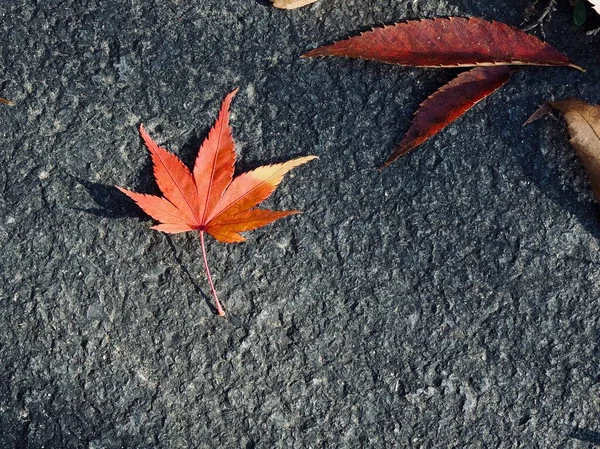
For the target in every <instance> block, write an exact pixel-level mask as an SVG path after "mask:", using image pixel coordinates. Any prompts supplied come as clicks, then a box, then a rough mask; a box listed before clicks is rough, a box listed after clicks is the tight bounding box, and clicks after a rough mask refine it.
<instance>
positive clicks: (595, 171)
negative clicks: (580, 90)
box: [525, 98, 600, 201]
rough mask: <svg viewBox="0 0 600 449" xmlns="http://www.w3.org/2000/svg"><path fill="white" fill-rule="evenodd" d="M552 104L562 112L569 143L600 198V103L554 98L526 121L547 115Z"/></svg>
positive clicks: (599, 199) (599, 198)
mask: <svg viewBox="0 0 600 449" xmlns="http://www.w3.org/2000/svg"><path fill="white" fill-rule="evenodd" d="M547 105H548V106H547ZM549 106H550V107H551V108H554V109H557V110H559V111H560V112H562V114H563V116H564V119H565V122H567V128H568V130H569V137H570V139H569V143H570V144H571V146H572V147H573V149H574V150H575V152H576V153H577V155H578V156H579V159H581V162H582V164H583V166H584V167H585V169H586V170H587V172H588V176H589V177H590V181H591V183H592V189H593V190H594V195H596V199H597V200H598V201H600V105H593V104H588V103H585V102H583V101H581V100H578V99H576V98H570V99H568V100H563V101H552V102H549V103H546V105H542V106H541V107H540V108H539V109H538V110H537V111H536V112H534V113H533V114H532V116H531V117H529V119H527V121H526V122H525V123H526V124H527V123H531V122H533V121H535V120H537V119H539V118H541V117H543V116H544V115H546V114H547V113H548V112H549V110H550V107H549Z"/></svg>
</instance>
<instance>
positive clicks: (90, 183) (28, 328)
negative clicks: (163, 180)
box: [0, 0, 600, 449]
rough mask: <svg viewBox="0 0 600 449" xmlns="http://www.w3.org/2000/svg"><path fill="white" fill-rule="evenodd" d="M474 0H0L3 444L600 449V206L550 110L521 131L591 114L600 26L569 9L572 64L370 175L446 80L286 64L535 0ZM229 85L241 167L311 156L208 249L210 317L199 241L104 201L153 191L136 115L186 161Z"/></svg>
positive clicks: (557, 39)
mask: <svg viewBox="0 0 600 449" xmlns="http://www.w3.org/2000/svg"><path fill="white" fill-rule="evenodd" d="M405 3H406V4H405ZM488 3H490V4H488ZM492 3H495V2H479V1H473V0H457V1H437V0H434V1H424V0H423V1H421V0H416V1H414V2H402V1H392V0H378V1H373V0H322V2H319V3H317V4H315V5H313V6H311V7H308V8H305V9H302V10H297V11H288V12H286V11H279V10H274V9H272V8H269V7H266V6H263V5H260V4H258V3H256V2H254V1H251V0H230V1H223V0H201V1H200V0H196V1H167V0H164V1H157V0H153V1H142V0H131V1H127V2H117V1H99V0H97V1H93V0H92V1H89V2H69V1H66V2H65V1H57V0H47V1H44V2H25V1H22V0H17V1H12V2H2V4H1V5H0V18H1V20H0V42H2V44H1V46H0V48H1V53H0V68H1V69H2V72H1V73H2V78H1V79H0V86H1V88H2V89H1V91H0V96H1V97H7V98H10V99H12V100H14V101H15V102H16V106H15V107H13V108H9V107H6V106H3V105H0V107H1V110H0V192H1V196H0V247H1V248H2V251H1V253H0V264H1V270H0V271H1V274H0V448H2V449H5V448H17V449H24V448H31V449H41V448H64V449H67V448H89V449H100V448H215V447H219V448H237V447H241V448H247V449H250V448H276V447H281V448H334V447H340V448H341V447H348V448H355V447H356V448H358V447H363V448H396V447H397V448H404V447H407V448H408V447H414V448H462V447H474V448H479V447H480V448H555V447H556V448H591V447H595V444H597V443H598V442H600V437H599V435H598V434H597V433H594V432H600V366H599V362H600V360H599V357H600V352H599V347H598V342H599V340H600V335H599V330H598V329H599V324H600V323H599V319H600V306H599V303H598V297H599V294H600V266H599V265H600V252H599V244H598V236H600V220H599V219H598V209H597V207H596V206H595V205H594V203H593V198H592V194H591V191H590V189H589V184H588V181H587V180H586V178H585V175H584V173H583V170H582V168H581V167H580V165H579V163H578V161H577V160H576V158H575V156H574V155H573V153H572V151H571V150H570V149H569V147H568V144H567V138H566V134H565V128H564V126H563V124H562V122H561V121H558V120H553V119H552V118H546V119H544V120H542V121H540V122H538V123H536V124H534V125H532V126H530V127H528V128H525V129H522V128H521V124H522V123H523V121H524V120H525V119H526V118H527V116H528V115H529V114H530V113H531V112H532V111H533V110H535V108H536V105H538V104H540V103H541V102H543V101H544V100H546V99H561V98H565V97H569V96H572V95H577V96H579V97H581V98H582V99H584V100H587V101H590V102H596V103H597V102H600V83H599V82H598V80H599V75H598V74H599V70H600V62H599V58H598V48H599V47H598V44H599V43H600V37H588V36H585V34H584V33H582V32H581V31H580V30H578V29H576V28H574V27H573V26H572V25H571V23H572V21H571V17H570V14H571V12H570V11H569V9H568V8H567V6H566V5H561V6H560V8H559V10H558V11H557V12H556V13H555V14H554V17H553V19H552V21H551V22H550V23H549V24H548V25H546V26H545V28H544V31H545V36H546V39H547V40H548V41H549V42H550V43H552V44H554V45H555V46H556V47H558V48H559V49H560V50H563V51H565V52H566V53H567V54H568V55H569V56H570V57H571V59H573V60H574V61H575V62H576V63H578V64H581V65H582V66H584V67H586V68H587V69H588V73H587V74H583V73H579V72H577V71H575V70H572V69H564V68H563V69H561V68H555V69H553V68H539V69H537V68H533V69H527V70H525V71H523V72H521V73H518V74H516V75H515V76H514V77H513V80H512V81H511V83H510V84H509V85H507V86H506V87H505V88H503V89H502V90H501V91H500V92H498V93H496V94H495V95H494V96H492V97H490V98H489V99H488V100H486V101H484V102H483V103H482V104H480V105H478V106H477V107H476V108H475V109H474V110H472V111H470V112H469V114H467V115H466V116H465V117H463V118H462V119H460V120H459V121H458V122H457V123H455V124H454V125H452V126H451V127H450V128H448V129H447V130H446V131H444V132H443V133H442V134H441V135H439V136H438V137H436V138H435V139H434V140H433V141H431V142H430V143H428V144H426V145H425V146H424V147H423V148H422V149H420V150H419V151H417V152H415V153H414V154H413V155H411V156H409V157H407V158H405V159H402V160H400V161H398V162H397V163H396V164H394V165H393V166H392V167H391V168H390V169H388V170H386V171H384V172H383V173H378V172H377V171H376V170H375V169H374V167H376V166H377V165H378V164H380V163H381V162H383V160H385V158H386V157H387V155H388V154H389V153H390V152H391V150H392V149H393V147H394V144H395V143H397V142H398V141H399V140H400V138H401V137H402V134H403V132H404V131H405V130H406V129H407V126H408V121H409V119H410V116H411V114H412V113H413V111H414V110H415V108H416V107H417V105H418V104H419V103H420V102H421V101H423V99H425V98H426V97H427V96H428V95H429V94H431V93H432V92H433V91H434V90H435V89H436V88H437V87H439V86H440V85H442V84H443V83H444V82H445V81H447V80H449V79H450V78H451V77H452V75H453V71H448V70H440V71H435V70H425V69H405V68H399V67H393V66H386V65H382V64H377V63H372V62H364V61H348V60H342V59H333V58H331V59H327V60H318V61H309V60H300V59H299V58H298V55H299V54H300V53H302V52H303V51H306V50H308V49H311V48H314V47H315V46H317V45H320V44H323V43H327V42H330V41H331V40H333V39H338V38H342V37H345V36H347V35H350V34H353V33H355V32H356V31H359V30H364V29H366V28H367V27H368V26H372V25H378V24H383V23H393V22H395V21H399V20H402V19H405V18H416V17H431V16H436V15H441V16H448V15H463V16H465V15H474V16H481V17H485V18H488V19H496V20H500V21H504V22H507V23H509V24H513V25H516V26H518V25H519V24H520V22H521V20H522V13H523V11H524V10H525V9H526V7H527V1H525V0H512V1H508V2H498V5H494V4H492ZM500 3H501V4H500ZM83 4H85V5H86V6H81V5H83ZM536 32H537V33H539V30H536ZM237 86H239V87H240V93H239V95H238V97H237V98H236V100H235V102H234V104H233V117H232V122H233V127H234V134H235V138H236V142H237V150H238V153H239V154H240V157H239V164H238V167H239V169H240V170H246V169H248V168H250V167H254V166H256V165H257V164H259V163H266V162H273V161H281V160H285V159H288V158H290V157H291V156H298V155H305V154H316V155H318V156H319V157H320V160H319V161H316V162H312V163H310V164H309V165H307V166H305V167H302V168H300V169H298V170H296V171H295V173H294V174H293V175H292V176H291V177H290V178H288V179H287V180H286V181H285V182H284V184H283V185H282V188H281V189H280V191H279V192H278V193H277V194H276V195H275V196H274V197H273V198H272V199H270V200H269V202H268V205H269V206H270V207H273V208H299V209H302V210H304V214H303V215H301V216H295V217H292V218H289V219H286V220H284V221H281V222H278V223H276V224H275V225H272V226H270V227H269V228H264V229H263V230H259V231H256V232H253V233H252V234H249V241H248V243H246V244H241V245H222V244H218V243H216V242H214V241H211V242H210V245H209V259H210V263H211V265H212V268H213V271H214V276H215V281H216V284H217V289H218V290H219V292H220V295H221V298H222V300H223V302H224V303H225V307H226V309H227V311H228V317H227V319H220V318H218V317H216V316H215V315H213V313H212V311H211V308H210V307H209V305H208V304H207V302H206V301H205V299H203V294H204V293H208V292H209V291H208V288H207V283H206V280H205V278H204V275H203V270H202V262H201V253H200V248H199V246H198V243H197V239H196V238H194V236H193V235H183V236H175V237H167V236H165V235H163V234H160V233H157V232H154V231H150V230H149V229H148V228H149V225H150V224H151V222H150V221H149V220H148V219H147V218H146V217H144V216H143V215H142V214H140V213H139V212H138V210H137V208H136V207H135V206H134V205H133V204H132V203H130V202H129V201H127V200H126V199H125V198H124V197H123V196H122V195H119V194H117V192H116V191H115V190H114V189H112V188H111V187H110V186H111V185H114V184H119V185H123V186H127V187H129V188H132V189H136V190H139V191H156V187H155V186H154V183H153V181H152V178H151V173H150V166H149V161H148V157H147V154H146V152H145V150H144V148H143V146H142V144H141V141H140V139H139V137H138V133H137V129H136V128H137V126H138V125H139V123H141V122H143V123H145V124H146V125H147V127H148V129H149V130H150V132H151V134H152V135H153V136H154V137H156V139H157V140H158V141H159V142H160V143H161V144H164V145H166V146H167V147H169V148H170V149H172V150H174V151H176V152H177V153H178V154H180V155H182V157H183V158H184V159H185V160H186V161H188V162H190V161H191V160H192V159H193V157H194V154H195V152H196V149H197V147H198V144H199V143H200V142H201V140H202V138H203V137H204V136H205V134H206V132H207V130H208V128H209V126H210V125H211V123H212V121H213V120H214V118H215V117H216V113H217V110H218V107H219V103H220V101H221V99H222V98H223V97H224V95H225V94H226V93H227V92H228V91H230V90H231V89H233V88H234V87H237Z"/></svg>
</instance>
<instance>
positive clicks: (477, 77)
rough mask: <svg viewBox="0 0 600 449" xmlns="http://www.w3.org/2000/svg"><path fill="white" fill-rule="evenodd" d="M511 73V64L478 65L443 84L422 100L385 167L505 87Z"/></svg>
mask: <svg viewBox="0 0 600 449" xmlns="http://www.w3.org/2000/svg"><path fill="white" fill-rule="evenodd" d="M510 73H511V68H510V67H508V66H497V67H475V68H474V69H471V70H469V71H467V72H463V73H461V74H459V75H458V76H457V77H456V78H454V79H453V80H452V81H450V82H449V83H448V84H446V85H445V86H443V87H441V88H440V89H439V90H437V91H436V92H435V93H434V94H433V95H431V96H430V97H429V98H427V100H425V101H424V102H423V103H421V106H420V107H419V109H418V110H417V112H415V115H414V117H413V119H412V122H411V124H410V127H409V129H408V131H407V132H406V135H405V136H404V138H403V139H402V142H400V145H399V146H398V148H397V149H396V151H394V153H392V155H391V156H390V157H389V158H388V160H387V161H386V162H385V164H384V165H383V167H387V166H388V165H390V164H391V163H392V162H394V161H395V160H396V159H398V158H399V157H400V156H404V155H405V154H407V153H408V152H409V151H411V150H413V149H415V148H416V147H418V146H419V145H421V144H422V143H423V142H425V141H426V140H427V139H429V138H431V137H432V136H434V135H435V134H437V133H438V132H440V131H441V130H442V129H444V128H445V127H446V126H448V125H449V124H450V123H452V122H453V121H454V120H456V119H457V118H459V117H460V116H461V115H463V114H464V113H465V112H467V111H468V110H469V109H471V108H472V107H473V106H474V105H475V104H477V103H479V102H480V101H481V100H483V99H484V98H486V97H487V96H488V95H490V94H492V93H493V92H495V91H496V90H497V89H499V88H500V87H502V86H503V85H504V84H506V82H508V80H509V79H510Z"/></svg>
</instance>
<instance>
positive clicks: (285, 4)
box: [273, 0, 317, 9]
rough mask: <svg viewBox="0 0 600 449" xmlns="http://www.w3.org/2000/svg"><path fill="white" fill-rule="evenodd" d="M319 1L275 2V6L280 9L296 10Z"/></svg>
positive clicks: (293, 0) (294, 0)
mask: <svg viewBox="0 0 600 449" xmlns="http://www.w3.org/2000/svg"><path fill="white" fill-rule="evenodd" d="M316 1H317V0H273V6H274V7H275V8H280V9H296V8H301V7H302V6H306V5H310V4H311V3H315V2H316Z"/></svg>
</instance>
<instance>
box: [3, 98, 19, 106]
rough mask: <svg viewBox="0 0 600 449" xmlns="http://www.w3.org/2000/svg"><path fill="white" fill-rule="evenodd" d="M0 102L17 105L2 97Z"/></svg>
mask: <svg viewBox="0 0 600 449" xmlns="http://www.w3.org/2000/svg"><path fill="white" fill-rule="evenodd" d="M0 103H2V104H5V105H7V106H14V105H15V104H14V103H13V102H12V101H10V100H7V99H6V98H0Z"/></svg>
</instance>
